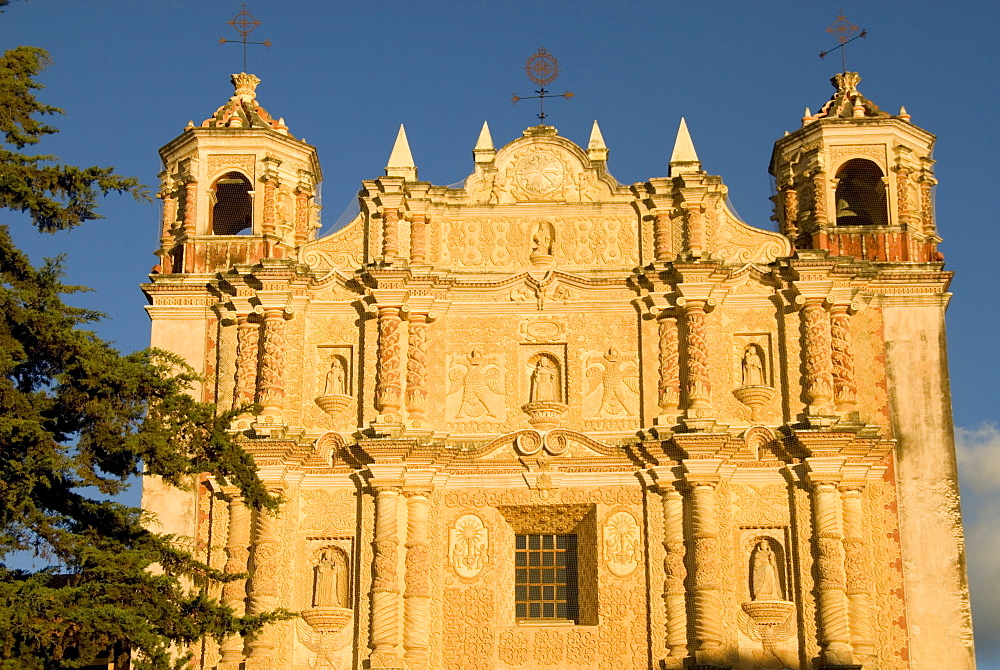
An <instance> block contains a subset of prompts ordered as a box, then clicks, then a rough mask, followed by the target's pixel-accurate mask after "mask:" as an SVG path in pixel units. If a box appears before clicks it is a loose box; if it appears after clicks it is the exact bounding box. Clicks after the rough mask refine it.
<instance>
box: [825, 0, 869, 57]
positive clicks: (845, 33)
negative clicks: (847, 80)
mask: <svg viewBox="0 0 1000 670" xmlns="http://www.w3.org/2000/svg"><path fill="white" fill-rule="evenodd" d="M859 30H860V31H861V34H857V33H858V31H859ZM826 32H828V33H830V34H831V35H833V36H834V37H836V38H837V41H838V42H840V44H838V45H837V46H835V47H833V48H832V49H830V50H829V51H823V52H821V53H820V55H819V57H820V58H826V55H827V54H828V53H832V52H834V51H836V50H837V49H840V57H841V64H842V65H843V66H844V72H847V48H846V47H847V43H848V42H853V41H854V40H856V39H858V38H859V37H868V31H867V30H865V29H863V28H858V27H857V26H856V25H854V24H853V23H851V22H850V21H848V20H847V17H846V16H844V10H842V9H841V10H840V11H839V12H837V20H836V21H834V22H833V23H831V24H830V26H829V27H828V28H827V29H826Z"/></svg>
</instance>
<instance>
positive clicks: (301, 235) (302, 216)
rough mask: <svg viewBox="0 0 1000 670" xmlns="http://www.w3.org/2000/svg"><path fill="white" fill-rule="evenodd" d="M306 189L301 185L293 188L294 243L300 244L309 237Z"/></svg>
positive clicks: (308, 194) (308, 195)
mask: <svg viewBox="0 0 1000 670" xmlns="http://www.w3.org/2000/svg"><path fill="white" fill-rule="evenodd" d="M310 197H311V194H310V193H309V190H308V189H305V188H302V187H301V186H300V187H299V188H297V189H295V244H302V243H303V242H305V241H306V239H307V238H308V237H309V198H310Z"/></svg>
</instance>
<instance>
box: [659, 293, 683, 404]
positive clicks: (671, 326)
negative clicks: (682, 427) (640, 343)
mask: <svg viewBox="0 0 1000 670" xmlns="http://www.w3.org/2000/svg"><path fill="white" fill-rule="evenodd" d="M656 324H657V328H658V330H659V335H660V360H659V363H660V371H659V372H660V379H659V384H658V390H659V404H660V417H662V418H663V420H664V421H665V422H669V423H673V421H674V420H675V419H676V418H677V406H678V404H679V402H680V386H681V380H680V359H679V351H678V348H679V347H678V345H679V341H678V335H677V317H676V316H674V315H673V314H669V313H667V312H666V311H663V312H660V314H659V316H657V317H656Z"/></svg>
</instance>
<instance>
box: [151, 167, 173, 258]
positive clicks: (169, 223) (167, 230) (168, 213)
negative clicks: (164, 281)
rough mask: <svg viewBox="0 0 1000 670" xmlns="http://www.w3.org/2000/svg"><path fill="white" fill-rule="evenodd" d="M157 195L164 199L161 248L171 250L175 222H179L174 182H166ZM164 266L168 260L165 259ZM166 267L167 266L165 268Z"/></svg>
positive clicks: (165, 250)
mask: <svg viewBox="0 0 1000 670" xmlns="http://www.w3.org/2000/svg"><path fill="white" fill-rule="evenodd" d="M156 197H158V198H160V199H161V200H163V223H162V226H161V228H160V249H161V250H163V251H164V252H167V251H169V249H170V246H171V245H172V244H173V241H174V235H173V230H174V223H176V222H177V196H176V194H175V193H174V186H173V183H172V182H170V183H166V184H164V187H163V189H162V190H161V191H160V192H159V193H157V194H156ZM163 262H164V266H166V263H167V261H166V260H164V261H163ZM165 269H166V268H165Z"/></svg>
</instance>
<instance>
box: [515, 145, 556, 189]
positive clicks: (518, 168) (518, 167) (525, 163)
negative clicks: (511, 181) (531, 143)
mask: <svg viewBox="0 0 1000 670" xmlns="http://www.w3.org/2000/svg"><path fill="white" fill-rule="evenodd" d="M514 178H515V180H516V182H517V185H518V187H520V189H521V190H522V191H524V192H525V193H527V194H528V195H533V196H546V195H551V194H553V193H555V192H556V191H558V190H559V189H560V188H561V187H562V186H563V183H564V182H565V181H566V165H565V164H564V163H563V160H562V158H561V157H560V156H559V154H557V153H555V152H554V151H549V150H546V149H537V150H535V151H532V152H530V153H527V154H525V155H522V156H521V157H520V158H519V159H518V160H517V163H516V164H515V167H514Z"/></svg>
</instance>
